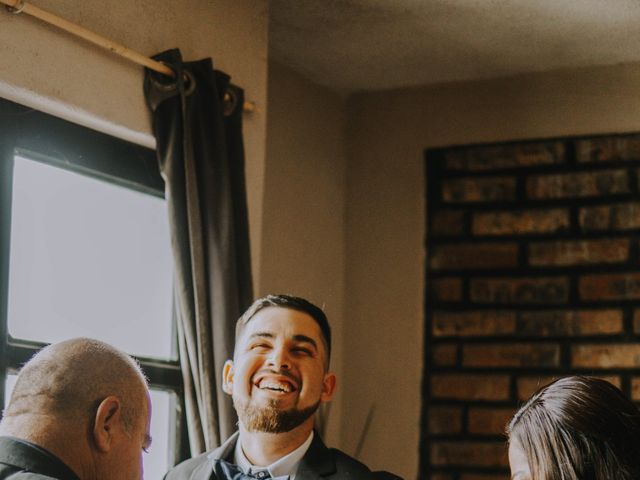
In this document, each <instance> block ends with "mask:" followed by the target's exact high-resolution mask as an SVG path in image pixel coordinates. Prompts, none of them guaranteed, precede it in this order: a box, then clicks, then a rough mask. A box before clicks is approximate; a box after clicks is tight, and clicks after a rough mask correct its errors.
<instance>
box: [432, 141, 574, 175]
mask: <svg viewBox="0 0 640 480" xmlns="http://www.w3.org/2000/svg"><path fill="white" fill-rule="evenodd" d="M564 153H565V148H564V145H563V144H562V142H536V143H530V144H522V143H520V144H511V145H491V146H484V147H470V148H460V149H456V150H449V151H447V152H446V154H445V155H446V165H447V168H448V169H450V170H470V171H479V170H495V169H499V168H517V167H527V166H533V165H550V164H555V163H563V162H564Z"/></svg>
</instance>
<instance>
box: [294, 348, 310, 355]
mask: <svg viewBox="0 0 640 480" xmlns="http://www.w3.org/2000/svg"><path fill="white" fill-rule="evenodd" d="M293 351H294V352H296V353H299V354H301V355H309V356H311V355H313V352H312V351H311V350H309V349H308V348H305V347H296V348H294V349H293Z"/></svg>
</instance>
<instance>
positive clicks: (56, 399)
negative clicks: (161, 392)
mask: <svg viewBox="0 0 640 480" xmlns="http://www.w3.org/2000/svg"><path fill="white" fill-rule="evenodd" d="M146 392H147V385H146V380H145V378H144V375H143V374H142V372H141V370H140V367H139V366H138V364H137V363H136V362H135V361H134V360H133V359H132V358H131V357H129V356H128V355H126V354H125V353H123V352H120V351H119V350H117V349H115V348H113V347H112V346H110V345H108V344H106V343H104V342H100V341H98V340H93V339H89V338H76V339H72V340H67V341H64V342H61V343H57V344H53V345H50V346H48V347H46V348H44V349H42V350H41V351H40V352H38V353H37V354H36V355H35V356H34V357H33V358H32V359H31V360H29V361H28V362H27V363H26V364H25V366H24V367H23V368H22V370H21V371H20V374H19V375H18V380H17V382H16V385H15V387H14V390H13V393H12V395H11V400H10V402H9V406H8V408H7V409H6V411H5V412H4V418H3V422H2V423H7V422H10V421H11V422H12V423H14V422H18V423H22V422H23V421H24V422H28V421H29V420H30V419H36V418H38V417H53V418H55V419H58V420H60V421H64V422H65V424H67V425H69V424H70V423H72V422H74V421H86V420H88V419H90V418H91V417H92V416H93V414H94V413H95V409H96V408H97V406H98V405H99V403H100V402H101V401H102V400H103V399H104V398H106V397H107V396H109V395H115V396H117V397H118V398H120V399H121V401H122V408H123V411H122V414H123V421H124V422H125V424H126V425H128V426H129V425H131V424H133V423H134V422H135V419H136V418H140V417H141V416H142V415H145V414H146V409H147V402H146Z"/></svg>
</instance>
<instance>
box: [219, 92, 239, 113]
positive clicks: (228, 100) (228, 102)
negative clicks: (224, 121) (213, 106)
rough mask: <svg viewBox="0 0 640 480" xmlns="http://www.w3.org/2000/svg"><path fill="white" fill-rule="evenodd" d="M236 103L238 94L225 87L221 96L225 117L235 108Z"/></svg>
mask: <svg viewBox="0 0 640 480" xmlns="http://www.w3.org/2000/svg"><path fill="white" fill-rule="evenodd" d="M237 104H238V96H237V95H236V92H234V91H233V90H232V89H231V88H227V90H226V91H225V92H224V95H223V97H222V112H223V115H224V116H225V117H228V116H229V115H231V114H232V113H233V111H234V110H235V109H236V105H237Z"/></svg>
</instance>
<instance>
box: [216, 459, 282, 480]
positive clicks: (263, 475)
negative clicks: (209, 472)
mask: <svg viewBox="0 0 640 480" xmlns="http://www.w3.org/2000/svg"><path fill="white" fill-rule="evenodd" d="M213 473H215V474H216V478H218V480H256V479H257V480H265V479H267V478H271V474H270V473H269V471H268V470H259V471H257V472H254V473H244V472H243V471H242V470H240V468H239V467H238V466H237V465H234V464H233V463H229V462H225V461H224V460H220V459H217V460H216V461H215V464H214V466H213Z"/></svg>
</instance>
